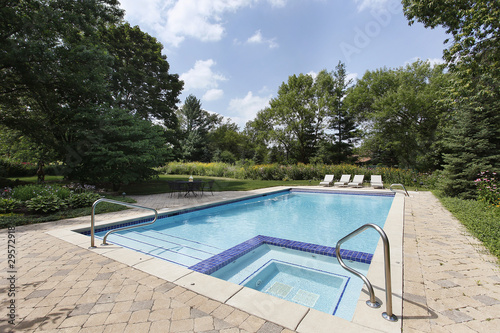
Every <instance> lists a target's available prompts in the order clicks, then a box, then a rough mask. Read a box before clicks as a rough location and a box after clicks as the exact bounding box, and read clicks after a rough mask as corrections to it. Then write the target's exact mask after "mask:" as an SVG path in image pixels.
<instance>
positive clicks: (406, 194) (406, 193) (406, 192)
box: [389, 184, 410, 197]
mask: <svg viewBox="0 0 500 333" xmlns="http://www.w3.org/2000/svg"><path fill="white" fill-rule="evenodd" d="M393 186H401V187H402V188H403V190H404V191H405V196H407V197H409V196H410V195H409V194H408V191H407V190H406V187H405V186H404V185H403V184H391V187H390V188H389V189H390V190H391V191H394V190H393V189H392V187H393ZM394 192H395V191H394Z"/></svg>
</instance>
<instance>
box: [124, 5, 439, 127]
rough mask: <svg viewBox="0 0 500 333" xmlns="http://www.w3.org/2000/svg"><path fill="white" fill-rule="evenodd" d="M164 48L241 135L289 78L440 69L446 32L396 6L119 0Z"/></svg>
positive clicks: (196, 91)
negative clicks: (421, 63)
mask: <svg viewBox="0 0 500 333" xmlns="http://www.w3.org/2000/svg"><path fill="white" fill-rule="evenodd" d="M120 3H121V8H123V9H124V10H125V20H126V21H128V22H129V23H130V24H131V25H133V26H136V25H138V26H139V27H140V28H141V30H142V31H144V32H147V33H148V34H150V35H151V36H153V37H155V38H157V40H158V41H159V42H160V43H161V44H162V45H163V54H164V55H166V56H167V61H168V63H169V64H170V73H171V74H178V75H179V77H180V79H182V80H183V81H184V90H183V92H182V94H181V95H180V96H179V98H180V100H181V104H182V103H183V102H184V101H185V99H186V97H187V96H189V95H190V94H192V95H194V96H196V98H198V99H199V100H200V101H201V104H202V108H203V109H205V110H207V111H210V112H216V113H218V114H220V115H222V116H224V117H225V118H230V119H231V121H232V122H234V123H236V124H238V126H239V127H240V129H241V130H242V129H243V128H244V126H245V124H246V122H247V121H249V120H253V119H254V118H255V116H256V114H257V112H258V111H260V110H262V109H264V108H265V107H267V106H268V105H269V101H270V99H271V98H276V97H277V92H278V89H279V87H280V85H281V84H282V83H283V82H285V83H286V82H287V81H288V77H289V76H291V75H299V74H301V73H302V74H311V75H313V76H314V75H315V74H316V73H318V72H320V71H321V70H323V69H326V70H327V71H329V72H331V71H334V70H335V67H336V66H337V65H338V63H339V61H340V62H343V63H344V64H345V65H346V69H347V72H348V73H349V76H348V77H349V78H352V79H353V80H354V82H355V80H356V79H358V78H361V77H362V76H363V75H364V73H365V72H366V71H373V70H376V69H380V68H384V67H385V68H398V67H401V66H405V65H407V64H409V63H412V62H414V61H416V60H418V59H421V60H429V61H430V62H431V63H433V64H435V63H442V55H443V49H445V48H446V45H445V44H443V42H444V40H445V39H446V38H447V35H446V34H445V32H444V30H443V29H440V28H436V29H430V28H424V26H423V25H422V24H420V23H415V24H413V25H412V26H409V25H408V20H407V19H406V17H405V16H404V15H403V8H402V5H401V2H400V1H397V0H141V1H137V0H120Z"/></svg>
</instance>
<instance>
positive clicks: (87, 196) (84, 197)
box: [67, 192, 101, 208]
mask: <svg viewBox="0 0 500 333" xmlns="http://www.w3.org/2000/svg"><path fill="white" fill-rule="evenodd" d="M100 198H101V196H100V195H99V194H97V193H93V192H83V193H72V194H71V195H70V196H69V198H68V200H67V203H68V205H69V206H70V207H71V208H84V207H91V206H92V204H93V203H94V201H96V200H98V199H100Z"/></svg>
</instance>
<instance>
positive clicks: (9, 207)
mask: <svg viewBox="0 0 500 333" xmlns="http://www.w3.org/2000/svg"><path fill="white" fill-rule="evenodd" d="M20 205H21V202H20V201H19V200H16V199H12V198H1V197H0V214H4V213H10V212H12V211H14V210H15V209H17V208H18V207H19V206H20Z"/></svg>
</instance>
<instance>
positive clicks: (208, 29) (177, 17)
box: [120, 0, 287, 47]
mask: <svg viewBox="0 0 500 333" xmlns="http://www.w3.org/2000/svg"><path fill="white" fill-rule="evenodd" d="M120 2H121V7H122V8H123V9H125V10H126V19H128V20H129V19H130V18H133V20H134V21H136V22H137V21H138V22H141V27H143V26H144V27H146V30H147V31H149V30H153V31H150V32H152V33H154V35H155V36H159V37H160V39H161V40H162V41H164V42H165V43H168V44H170V45H172V46H174V47H177V46H179V44H180V43H182V42H183V41H184V39H185V38H186V37H192V38H195V39H199V40H202V41H219V40H221V39H222V38H223V36H224V35H225V27H224V20H223V17H224V15H226V14H228V13H231V12H236V11H238V10H241V9H244V8H247V7H250V6H252V5H254V4H256V3H259V2H264V0H141V1H137V0H121V1H120ZM266 2H267V3H269V4H270V5H271V6H272V7H283V6H285V5H286V2H287V0H267V1H266Z"/></svg>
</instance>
